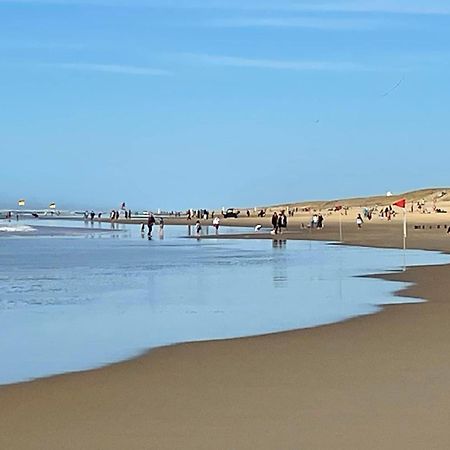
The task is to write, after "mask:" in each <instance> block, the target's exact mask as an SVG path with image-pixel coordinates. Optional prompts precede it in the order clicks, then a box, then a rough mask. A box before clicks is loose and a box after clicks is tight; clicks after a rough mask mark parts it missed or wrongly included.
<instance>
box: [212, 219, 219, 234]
mask: <svg viewBox="0 0 450 450" xmlns="http://www.w3.org/2000/svg"><path fill="white" fill-rule="evenodd" d="M213 227H214V228H215V229H216V234H218V233H219V227H220V219H219V217H218V216H216V217H214V219H213Z"/></svg>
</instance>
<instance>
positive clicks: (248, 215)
mask: <svg viewBox="0 0 450 450" xmlns="http://www.w3.org/2000/svg"><path fill="white" fill-rule="evenodd" d="M247 217H250V211H249V210H248V209H247Z"/></svg>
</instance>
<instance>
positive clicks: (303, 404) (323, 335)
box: [0, 218, 450, 450]
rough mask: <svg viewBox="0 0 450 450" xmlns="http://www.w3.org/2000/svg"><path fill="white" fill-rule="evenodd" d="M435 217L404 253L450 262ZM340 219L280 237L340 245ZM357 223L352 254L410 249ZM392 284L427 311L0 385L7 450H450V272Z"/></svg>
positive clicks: (390, 228)
mask: <svg viewBox="0 0 450 450" xmlns="http://www.w3.org/2000/svg"><path fill="white" fill-rule="evenodd" d="M427 220H428V222H427V225H428V226H432V229H429V228H427V229H425V230H422V229H420V230H414V229H412V230H410V235H409V238H408V245H409V246H410V247H411V248H424V249H433V250H442V251H446V252H450V236H449V235H447V234H446V233H445V230H444V229H443V222H442V220H445V219H442V220H440V221H438V220H437V219H435V218H433V219H427ZM331 222H332V221H331V220H330V221H328V223H327V224H326V228H325V229H324V230H320V231H318V230H314V231H310V230H301V229H300V228H299V229H294V228H295V226H292V229H291V231H289V232H286V233H284V234H283V235H282V237H281V238H283V239H284V238H306V239H308V238H313V239H325V240H330V239H331V240H338V238H336V236H337V235H338V232H339V230H338V225H337V223H334V224H333V223H331ZM438 223H439V225H440V227H441V228H439V229H438V228H437V224H438ZM353 225H354V224H353V223H351V222H350V221H349V222H348V223H347V224H346V226H345V228H344V233H345V234H344V241H345V243H347V244H354V245H361V244H362V245H373V246H380V247H381V246H389V247H397V246H400V245H401V243H402V237H401V221H400V220H396V221H394V222H392V223H384V224H381V223H374V224H367V226H365V227H364V228H363V229H362V230H357V229H356V226H353ZM411 225H413V224H411ZM333 236H334V237H333ZM247 237H249V238H252V237H254V235H253V233H249V234H248V235H247ZM259 237H264V238H270V239H271V238H272V236H271V235H268V234H265V235H260V236H259ZM385 278H388V279H390V280H397V281H409V282H411V283H414V284H413V285H411V287H409V288H408V289H406V290H403V291H402V292H400V293H399V295H407V296H416V297H421V298H425V299H427V300H428V302H426V303H419V304H409V305H395V306H392V305H391V306H387V307H386V308H384V309H383V310H382V311H381V312H380V313H378V314H375V315H370V316H364V317H359V318H356V319H351V320H348V321H346V322H342V323H338V324H333V325H327V326H322V327H317V328H312V329H307V330H299V331H294V332H287V333H279V334H273V335H267V336H259V337H254V338H244V339H234V340H227V341H216V342H203V343H192V344H181V345H176V346H172V347H166V348H160V349H156V350H154V351H151V352H149V353H148V354H145V355H143V356H142V357H139V358H137V359H134V360H131V361H126V362H123V363H118V364H114V365H111V366H108V367H105V368H102V369H98V370H93V371H88V372H84V373H77V374H68V375H61V376H56V377H52V378H48V379H43V380H37V381H35V382H30V383H23V384H18V385H14V386H6V387H2V388H0V448H1V449H3V448H4V449H11V450H16V449H44V448H45V449H158V450H159V449H161V450H162V449H192V450H194V449H195V450H201V449H205V450H206V449H208V450H209V449H224V450H225V449H227V450H229V449H328V448H332V449H421V450H422V449H448V448H449V447H450V427H448V418H449V417H450V396H449V395H448V392H450V326H449V323H450V294H449V292H450V265H443V266H428V267H415V268H409V269H408V270H407V271H406V272H404V273H396V274H390V275H388V276H385Z"/></svg>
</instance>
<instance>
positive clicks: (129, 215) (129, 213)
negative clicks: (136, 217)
mask: <svg viewBox="0 0 450 450" xmlns="http://www.w3.org/2000/svg"><path fill="white" fill-rule="evenodd" d="M128 218H129V219H131V209H129V210H128Z"/></svg>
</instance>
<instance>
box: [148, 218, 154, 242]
mask: <svg viewBox="0 0 450 450" xmlns="http://www.w3.org/2000/svg"><path fill="white" fill-rule="evenodd" d="M153 225H155V216H154V215H153V214H152V213H150V215H149V216H148V220H147V226H148V237H149V238H151V237H152V231H153Z"/></svg>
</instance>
